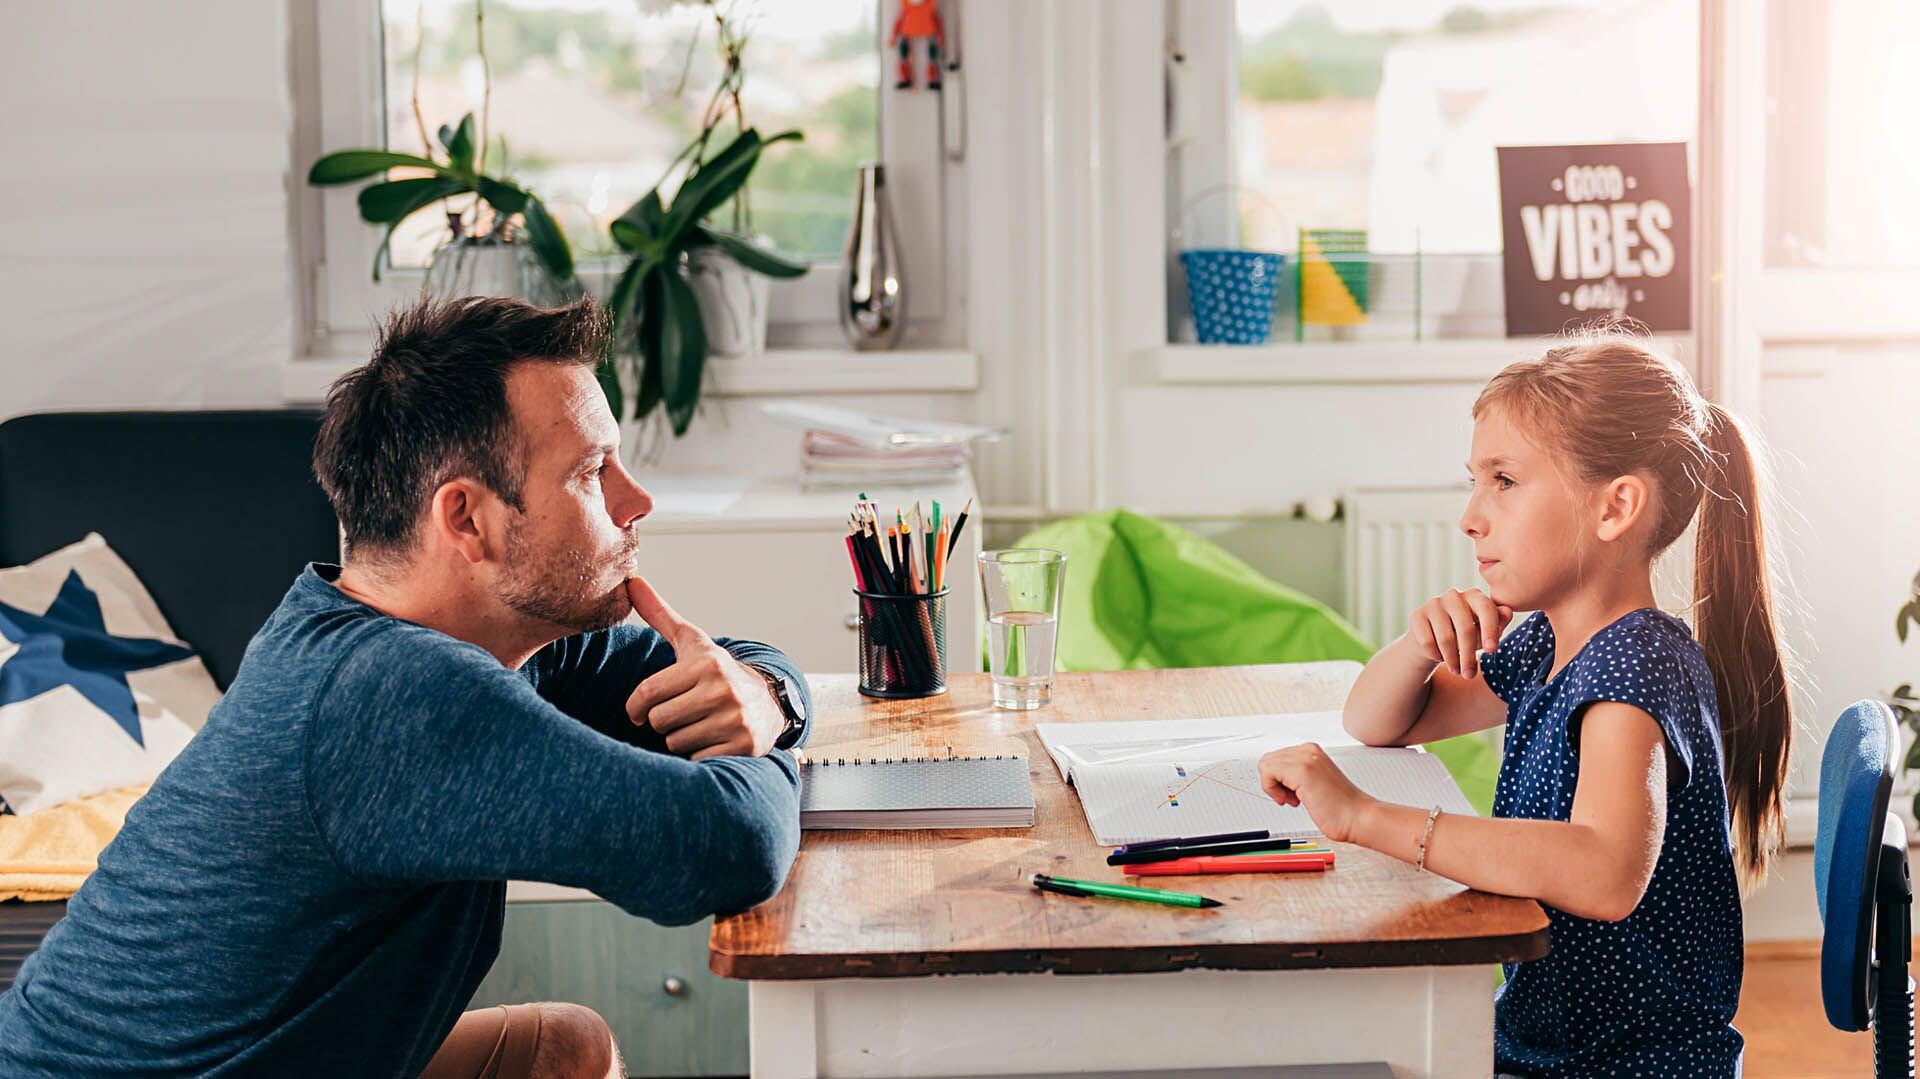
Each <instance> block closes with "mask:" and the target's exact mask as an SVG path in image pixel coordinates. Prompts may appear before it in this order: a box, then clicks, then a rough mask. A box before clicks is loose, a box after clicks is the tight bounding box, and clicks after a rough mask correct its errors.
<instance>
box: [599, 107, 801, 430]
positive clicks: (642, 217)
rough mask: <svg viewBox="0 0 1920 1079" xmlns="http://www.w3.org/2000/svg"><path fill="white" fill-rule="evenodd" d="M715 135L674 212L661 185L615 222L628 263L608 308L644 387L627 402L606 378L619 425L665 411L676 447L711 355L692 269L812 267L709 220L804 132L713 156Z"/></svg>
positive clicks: (695, 150)
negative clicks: (769, 152) (764, 156)
mask: <svg viewBox="0 0 1920 1079" xmlns="http://www.w3.org/2000/svg"><path fill="white" fill-rule="evenodd" d="M711 134H712V129H711V127H709V128H708V129H706V130H704V131H703V132H702V134H701V138H700V139H698V140H696V141H695V142H694V143H693V144H692V145H691V146H689V151H690V152H689V153H686V154H683V155H682V161H680V162H676V163H675V165H674V166H672V167H670V168H669V170H668V171H669V175H671V174H672V172H674V171H675V169H677V168H681V167H682V166H684V176H683V178H682V179H681V181H680V185H679V187H678V189H677V190H675V191H674V194H673V197H672V200H671V201H670V202H669V201H668V200H667V199H666V198H665V197H663V196H662V195H661V193H660V191H661V187H662V186H663V185H664V183H665V181H664V180H663V181H662V183H661V184H656V185H654V188H653V190H651V191H648V192H647V193H646V194H645V195H643V196H641V198H640V199H639V201H637V202H635V203H634V204H633V205H632V206H630V207H628V208H627V210H626V212H625V213H622V214H621V215H620V216H619V217H618V218H615V219H614V221H613V222H612V224H611V225H609V226H608V231H609V233H610V234H611V236H612V239H613V242H614V244H615V245H616V246H617V247H619V249H620V250H621V252H622V253H624V254H625V255H626V256H627V258H628V261H627V265H626V268H625V270H624V271H623V272H622V273H621V274H620V277H619V279H618V281H616V282H615V284H614V286H613V291H612V294H611V295H610V297H609V298H608V304H609V306H610V307H611V308H612V312H613V319H614V327H615V333H616V334H617V335H618V345H619V352H620V354H621V357H622V359H623V360H624V361H625V363H626V364H628V365H629V373H630V375H631V376H632V377H631V382H632V385H633V386H634V387H635V389H634V392H633V394H632V400H631V401H626V400H624V399H623V398H624V394H623V390H622V387H621V386H620V385H619V382H618V380H617V379H610V378H606V377H603V378H602V379H601V385H602V386H603V387H604V388H605V389H606V391H607V396H608V400H609V403H611V404H612V406H613V412H614V415H616V416H627V417H631V418H632V419H635V420H644V419H647V418H648V417H649V416H651V415H652V414H653V413H654V411H655V410H656V409H659V410H661V411H663V412H664V413H665V415H666V419H667V422H668V424H669V425H670V426H671V427H672V429H673V433H674V436H675V437H679V436H681V435H684V434H686V432H687V428H688V426H689V425H690V424H692V422H693V414H694V409H695V407H696V406H697V405H698V404H699V402H700V388H701V379H702V377H703V375H704V374H705V371H706V362H707V356H708V353H709V351H710V347H711V345H710V341H709V334H708V322H707V318H706V316H705V315H704V314H703V312H702V310H701V304H700V300H699V298H698V297H697V296H696V295H695V292H694V287H693V284H692V282H691V280H690V265H689V264H690V262H692V261H693V259H695V258H699V259H702V260H707V259H712V258H713V257H714V256H716V255H724V256H725V257H726V258H727V259H730V260H731V261H732V262H733V263H735V264H737V265H738V266H739V267H740V268H741V270H742V271H748V272H752V273H755V274H764V275H766V276H769V277H798V276H799V275H801V274H804V273H806V272H807V264H806V263H805V262H803V261H800V260H798V259H794V258H791V257H789V256H787V255H783V254H781V253H780V252H778V251H776V250H774V249H773V248H772V247H770V246H768V245H765V244H763V243H760V242H757V241H756V240H754V239H753V238H752V237H751V236H750V235H749V234H747V233H743V232H735V231H731V230H728V229H722V228H719V227H718V226H715V225H712V224H708V223H707V218H708V217H709V216H710V215H711V214H713V213H714V212H716V211H717V210H719V209H720V208H721V207H722V206H724V205H726V203H727V202H728V201H729V200H731V199H734V198H736V197H737V196H738V195H739V193H740V191H741V188H742V187H743V186H744V185H745V184H746V182H747V178H748V177H749V176H751V175H752V173H753V169H754V166H755V165H756V164H757V163H758V162H759V159H760V153H761V151H762V150H764V149H765V148H766V147H768V146H771V145H773V144H774V143H778V142H785V141H789V140H797V139H799V138H800V133H799V132H798V131H783V132H781V133H779V134H777V135H773V136H770V137H768V138H762V137H761V136H760V133H759V132H758V131H756V130H754V129H753V128H746V129H744V130H742V131H741V132H740V133H739V134H737V135H736V136H734V138H733V140H732V141H731V142H729V143H727V145H726V146H725V147H724V148H722V149H721V150H719V151H718V152H717V153H714V154H712V155H711V156H705V155H704V147H705V146H706V144H707V142H708V141H709V139H708V136H710V135H711Z"/></svg>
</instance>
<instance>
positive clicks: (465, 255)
mask: <svg viewBox="0 0 1920 1079" xmlns="http://www.w3.org/2000/svg"><path fill="white" fill-rule="evenodd" d="M479 141H480V140H479V138H478V137H477V136H476V134H475V131H474V120H473V114H472V113H468V114H466V115H465V116H464V117H462V118H461V120H460V123H459V124H458V125H457V126H454V125H447V126H443V127H441V129H440V138H439V142H440V146H439V148H438V150H437V151H436V152H435V153H434V156H433V157H430V158H429V157H420V156H418V155H416V154H406V153H399V152H396V151H393V150H374V149H362V150H339V151H336V152H334V153H331V154H328V155H326V156H325V157H322V158H321V159H320V160H318V161H316V162H314V163H313V167H312V168H311V169H308V170H307V182H308V183H310V184H314V185H316V186H322V187H325V186H332V185H337V184H348V183H354V182H356V181H360V180H372V181H373V182H372V183H369V184H368V185H367V186H366V187H364V188H362V189H361V191H360V196H359V204H360V217H361V219H362V220H364V221H366V222H367V223H369V224H373V225H382V226H385V228H386V232H385V234H384V235H383V236H382V237H381V240H380V247H379V249H378V250H377V251H375V252H374V256H373V279H374V280H375V281H378V280H380V270H381V265H380V264H381V263H382V262H383V261H384V260H385V258H386V253H387V246H388V244H390V243H391V242H392V240H393V233H394V230H395V229H397V228H399V227H400V223H401V222H402V221H405V220H406V219H407V218H409V217H411V216H412V215H413V214H415V213H417V212H419V211H421V210H424V209H426V208H427V207H429V206H431V205H433V204H434V203H436V202H443V203H448V205H449V206H450V205H451V203H450V202H448V200H452V199H454V198H457V197H459V196H462V195H473V196H476V197H475V198H474V199H473V200H472V205H470V206H467V207H464V208H462V209H460V210H458V211H455V210H452V209H448V210H447V228H448V233H449V239H448V241H447V242H446V243H445V244H443V245H442V247H441V248H440V250H439V251H438V252H436V253H435V258H434V261H435V269H434V270H433V271H430V272H429V289H430V291H437V292H444V293H447V294H455V293H466V292H506V291H510V292H511V293H512V294H516V295H524V294H527V293H528V292H529V291H544V290H529V289H528V288H527V287H526V286H525V285H524V284H523V285H522V287H519V288H513V289H511V290H508V289H506V288H505V287H504V285H505V284H506V282H504V281H502V280H501V279H500V278H501V276H502V275H501V273H500V271H499V270H498V269H497V268H482V267H481V266H480V265H479V260H481V259H484V258H485V257H486V255H485V252H486V251H487V250H488V249H493V250H495V251H498V252H501V253H504V256H505V258H504V260H496V261H506V262H507V263H509V264H513V263H517V262H518V256H519V255H520V254H521V253H522V252H523V251H524V252H526V253H529V254H530V255H531V256H532V258H531V260H530V262H531V264H532V265H533V266H534V267H537V268H538V270H540V271H542V272H543V273H544V275H545V276H546V277H547V278H548V283H549V284H550V285H552V286H554V287H556V288H557V287H564V286H566V285H568V284H570V283H571V282H572V281H573V253H572V250H571V249H570V248H569V247H568V246H567V238H566V236H565V235H564V234H562V233H561V231H560V228H559V226H558V225H556V224H555V223H554V220H553V215H552V214H550V213H548V212H547V207H546V204H545V203H543V202H541V201H540V198H539V196H537V195H535V194H533V193H532V192H530V191H528V190H527V189H525V188H523V187H521V186H520V185H518V184H516V183H514V182H513V181H511V180H508V179H506V178H505V177H504V176H500V175H494V174H490V173H488V172H487V171H485V168H484V163H483V161H482V160H481V157H480V151H479ZM393 169H406V170H409V175H407V176H404V177H401V178H399V179H394V178H390V177H389V171H390V170H393ZM523 240H524V244H523V243H522V241H523ZM516 245H519V246H516ZM443 255H445V256H446V258H445V259H443V257H442V256H443ZM436 280H437V281H439V282H441V283H440V284H438V285H435V284H434V282H435V281H436Z"/></svg>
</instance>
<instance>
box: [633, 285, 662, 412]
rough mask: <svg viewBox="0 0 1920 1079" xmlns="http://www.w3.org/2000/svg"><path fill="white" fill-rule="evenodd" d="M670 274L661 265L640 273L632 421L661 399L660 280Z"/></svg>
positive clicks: (649, 410)
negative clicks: (637, 382) (636, 386)
mask: <svg viewBox="0 0 1920 1079" xmlns="http://www.w3.org/2000/svg"><path fill="white" fill-rule="evenodd" d="M670 272H671V271H669V270H668V269H667V268H666V266H665V265H664V264H662V263H657V262H656V263H652V264H650V265H648V266H647V267H646V268H645V269H644V270H642V271H641V277H640V325H639V330H638V344H639V349H640V388H639V392H638V393H637V394H635V396H634V401H633V418H634V419H636V420H639V419H645V418H646V417H647V415H648V414H649V413H651V412H652V411H653V410H654V408H655V406H657V405H659V404H660V399H661V397H662V391H661V385H662V379H661V374H660V368H661V366H662V364H663V362H664V361H663V360H662V358H661V355H660V328H661V325H662V324H663V323H664V322H665V317H664V313H663V311H662V308H663V307H664V306H665V302H664V301H663V300H662V299H661V298H660V297H661V294H662V291H663V286H662V285H661V279H662V278H664V277H666V276H667V275H668V273H670Z"/></svg>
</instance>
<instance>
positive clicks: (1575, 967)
mask: <svg viewBox="0 0 1920 1079" xmlns="http://www.w3.org/2000/svg"><path fill="white" fill-rule="evenodd" d="M1553 648H1554V642H1553V627H1552V626H1551V625H1549V624H1548V622H1547V618H1546V615H1544V614H1538V613H1536V614H1534V615H1532V616H1531V617H1529V618H1528V619H1527V620H1526V621H1525V622H1522V623H1521V624H1520V625H1519V626H1517V627H1515V628H1514V629H1512V630H1511V631H1509V632H1508V633H1507V635H1506V636H1505V637H1503V638H1502V639H1501V641H1500V647H1499V650H1498V651H1495V652H1490V653H1487V654H1486V655H1485V656H1483V657H1482V659H1481V663H1480V669H1481V671H1482V673H1483V674H1484V675H1485V676H1486V680H1487V685H1488V686H1490V687H1492V689H1493V691H1494V692H1495V693H1497V694H1499V695H1500V698H1501V699H1502V700H1504V701H1506V702H1507V735H1506V759H1505V760H1504V761H1503V762H1502V763H1501V765H1500V780H1499V784H1498V786H1497V788H1496V790H1495V793H1494V799H1493V813H1494V816H1496V817H1522V818H1528V819H1533V820H1561V821H1563V820H1567V819H1568V818H1569V817H1570V815H1571V814H1572V812H1573V792H1574V784H1575V783H1576V781H1577V780H1578V779H1579V775H1580V758H1579V755H1578V746H1579V719H1580V714H1581V712H1582V710H1583V709H1584V707H1585V706H1586V705H1588V704H1591V703H1593V702H1595V701H1620V702H1623V703H1625V704H1630V705H1633V706H1634V707H1636V708H1640V709H1642V710H1644V711H1645V712H1647V714H1649V715H1651V716H1652V717H1653V718H1654V720H1655V721H1657V722H1658V723H1659V724H1660V730H1661V733H1663V734H1665V735H1666V739H1667V747H1668V751H1669V752H1668V754H1667V827H1666V836H1665V840H1664V841H1663V842H1662V844H1661V848H1660V858H1659V860H1658V861H1657V862H1656V863H1655V865H1654V870H1653V880H1652V881H1651V882H1649V883H1648V885H1647V891H1646V894H1645V896H1643V897H1642V898H1641V900H1640V905H1639V906H1638V907H1636V908H1635V909H1634V911H1633V913H1632V914H1630V915H1628V916H1627V917H1626V918H1625V919H1623V920H1621V921H1619V922H1597V921H1591V920H1589V919H1586V918H1577V917H1575V916H1573V915H1571V914H1568V913H1566V912H1564V911H1560V910H1555V909H1554V908H1553V907H1550V906H1549V907H1547V908H1546V911H1547V918H1548V921H1549V922H1550V923H1551V927H1550V929H1549V934H1550V944H1549V948H1548V952H1547V954H1546V956H1545V957H1543V958H1540V959H1536V960H1534V961H1532V962H1530V963H1509V964H1507V966H1506V972H1507V982H1506V984H1505V985H1503V986H1502V987H1501V988H1500V991H1499V994H1498V996H1497V997H1496V998H1495V1004H1494V1055H1495V1059H1496V1061H1497V1062H1498V1065H1499V1068H1498V1070H1499V1071H1501V1072H1503V1073H1505V1072H1511V1073H1514V1074H1516V1075H1524V1076H1575V1075H1577V1076H1613V1075H1634V1076H1640V1075H1646V1076H1667V1075H1673V1076H1688V1077H1694V1076H1726V1075H1736V1074H1738V1073H1739V1070H1740V1053H1741V1046H1742V1044H1743V1042H1742V1039H1741V1037H1740V1034H1739V1032H1737V1031H1735V1030H1734V1029H1733V1025H1732V1021H1733V1012H1734V1008H1735V1007H1736V1006H1737V1005H1738V1004H1739V1002H1740V975H1741V969H1742V954H1741V949H1742V934H1741V926H1740V889H1739V884H1738V881H1737V879H1736V877H1735V875H1734V869H1733V848H1732V836H1731V833H1730V832H1729V830H1728V820H1727V796H1726V787H1725V782H1724V780H1723V778H1722V775H1721V747H1720V720H1719V705H1718V704H1717V703H1716V700H1715V698H1714V685H1713V674H1712V672H1711V671H1710V670H1709V669H1708V667H1707V661H1706V656H1705V655H1704V654H1703V653H1702V652H1701V650H1700V646H1699V644H1698V643H1696V642H1695V641H1694V639H1693V634H1692V633H1691V632H1690V631H1689V630H1688V629H1687V625H1686V623H1684V622H1682V621H1680V620H1679V619H1677V618H1674V617H1673V616H1672V615H1669V614H1665V613H1663V612H1661V611H1657V610H1654V609H1652V608H1650V607H1649V608H1642V609H1640V610H1637V611H1634V612H1632V613H1630V614H1627V615H1625V616H1623V617H1621V618H1620V619H1619V620H1618V621H1616V622H1614V623H1613V624H1612V625H1609V626H1607V627H1606V628H1605V629H1603V630H1601V631H1600V632H1599V633H1596V634H1594V636H1593V639H1592V640H1590V641H1588V642H1587V644H1586V646H1585V647H1583V648H1582V649H1581V650H1580V652H1579V653H1578V654H1577V655H1575V656H1574V657H1573V659H1572V661H1570V662H1569V663H1568V664H1567V665H1566V667H1565V668H1563V669H1562V670H1561V671H1560V672H1559V673H1558V674H1556V675H1554V676H1553V677H1552V678H1551V679H1549V678H1548V677H1547V674H1548V672H1549V671H1551V670H1552V669H1553ZM1543 905H1544V904H1543Z"/></svg>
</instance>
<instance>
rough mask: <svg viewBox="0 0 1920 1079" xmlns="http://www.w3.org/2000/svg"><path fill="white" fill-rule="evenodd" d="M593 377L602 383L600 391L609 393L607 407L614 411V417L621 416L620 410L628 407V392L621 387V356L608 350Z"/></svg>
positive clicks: (594, 370) (595, 369)
mask: <svg viewBox="0 0 1920 1079" xmlns="http://www.w3.org/2000/svg"><path fill="white" fill-rule="evenodd" d="M593 377H594V378H595V379H596V380H598V381H599V383H600V392H601V393H604V394H606V395H607V408H609V409H611V410H612V412H613V418H614V419H616V420H617V419H619V418H620V410H621V409H623V408H625V407H627V402H626V400H625V398H626V393H625V391H623V390H622V389H621V388H620V358H619V357H618V356H616V355H614V353H613V351H612V350H608V352H607V355H606V358H604V359H602V360H601V361H600V366H598V367H595V368H594V369H593Z"/></svg>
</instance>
